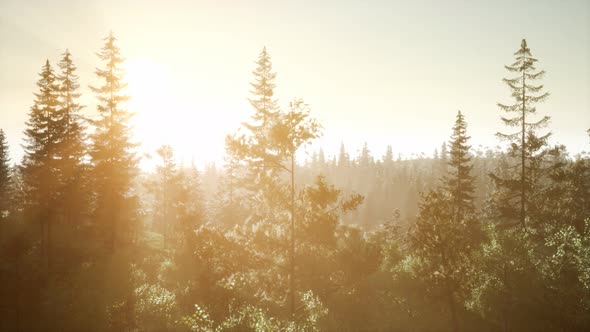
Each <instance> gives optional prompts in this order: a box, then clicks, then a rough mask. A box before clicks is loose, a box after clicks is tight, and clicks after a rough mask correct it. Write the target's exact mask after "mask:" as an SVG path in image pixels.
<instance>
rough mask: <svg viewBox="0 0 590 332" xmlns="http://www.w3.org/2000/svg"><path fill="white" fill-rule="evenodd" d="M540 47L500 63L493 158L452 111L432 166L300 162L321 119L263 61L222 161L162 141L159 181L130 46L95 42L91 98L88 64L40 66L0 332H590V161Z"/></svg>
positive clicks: (1, 153) (13, 212)
mask: <svg viewBox="0 0 590 332" xmlns="http://www.w3.org/2000/svg"><path fill="white" fill-rule="evenodd" d="M534 46H535V45H529V44H527V41H526V40H525V39H522V42H521V43H520V44H517V45H514V48H513V49H512V50H510V51H512V52H514V53H513V54H511V52H507V54H506V57H505V58H504V59H497V66H498V67H500V68H502V66H503V65H506V66H505V76H504V78H503V80H502V81H500V78H491V79H495V80H497V81H498V85H501V84H503V85H504V86H505V88H506V89H505V90H504V91H505V94H504V95H498V96H497V100H501V101H503V102H502V103H499V104H498V105H497V109H498V116H497V121H498V122H499V123H502V125H503V128H504V129H503V130H502V131H501V132H498V133H497V135H496V136H497V137H496V140H497V142H498V144H499V146H502V147H501V148H494V149H488V148H480V149H474V148H473V147H472V146H471V143H470V139H471V136H472V135H475V133H472V132H471V131H470V127H469V121H470V114H472V113H473V110H460V111H457V112H456V115H455V116H454V117H450V118H448V122H447V123H446V125H448V137H446V138H441V142H440V145H438V146H433V147H432V150H433V151H434V153H433V154H432V155H428V156H426V155H415V156H413V157H411V158H408V157H405V158H402V157H400V156H399V154H398V153H397V152H396V146H395V144H392V145H390V146H387V147H383V148H384V150H385V151H386V153H385V154H384V155H382V156H381V155H374V154H373V153H372V152H371V151H370V150H369V148H368V146H367V145H366V144H365V146H364V148H363V149H362V150H361V151H360V152H358V153H354V152H350V151H349V149H347V146H346V145H345V144H342V145H341V148H340V152H339V153H336V154H333V155H332V154H330V155H328V154H326V153H324V151H323V150H322V149H315V148H314V149H313V151H312V153H310V154H308V157H307V158H301V157H300V156H301V154H300V152H301V151H303V150H304V149H308V147H309V146H310V145H311V144H313V143H314V142H315V141H316V140H317V139H318V138H320V137H321V136H322V134H323V126H322V123H320V122H319V121H317V120H316V118H315V117H314V110H313V109H312V107H310V106H309V105H308V104H307V103H306V102H305V101H304V100H303V99H301V98H294V99H292V100H278V99H277V98H276V97H275V94H274V90H275V88H276V86H275V83H276V80H275V79H276V75H277V72H278V73H280V68H274V67H273V62H272V61H273V58H272V57H271V54H270V50H267V49H266V48H262V49H261V51H260V53H259V54H258V55H256V54H252V55H251V57H252V60H254V61H255V63H254V64H253V66H252V69H253V73H252V75H251V77H250V79H249V81H248V82H244V83H245V84H247V83H250V87H251V89H250V91H249V99H248V100H249V102H250V104H251V110H250V111H251V113H250V118H249V120H248V121H246V122H244V123H243V124H242V125H241V126H240V128H235V131H233V132H228V133H227V136H226V141H225V147H226V158H225V160H224V162H223V163H217V164H207V165H206V166H203V167H200V166H197V165H195V164H194V163H193V164H190V163H181V162H179V160H178V159H177V157H176V155H175V150H174V147H172V146H170V145H162V146H161V147H160V148H159V149H157V151H153V159H154V160H155V161H156V166H155V168H154V169H151V170H146V169H142V168H141V167H139V162H140V160H141V158H143V156H142V155H140V153H138V152H137V147H138V145H139V144H140V143H141V142H137V141H136V140H135V139H134V136H133V130H132V126H131V121H132V119H133V116H134V114H133V112H131V111H129V109H128V108H127V107H126V102H127V101H128V99H129V98H130V96H129V95H128V94H127V92H126V91H127V90H126V83H125V77H124V76H125V73H124V71H123V70H122V69H123V68H124V67H123V66H124V63H125V54H124V53H125V52H124V50H125V43H124V41H121V42H120V41H118V40H117V38H115V35H114V34H113V33H111V34H109V35H108V36H107V37H106V38H105V39H104V40H103V41H102V45H101V44H100V41H97V52H96V57H95V61H96V62H95V63H94V66H95V67H96V70H95V76H96V77H95V81H96V82H100V83H98V84H96V85H93V86H91V87H90V89H87V88H86V87H81V86H80V83H79V75H78V71H77V64H76V61H75V59H76V54H72V53H70V51H67V50H66V51H64V52H63V54H62V55H61V60H60V61H59V62H57V63H51V62H50V61H43V59H39V70H38V76H37V77H31V78H30V79H31V81H33V80H36V82H37V83H36V89H35V91H32V92H33V93H34V95H33V98H32V99H31V101H30V105H31V107H30V109H29V110H28V116H27V118H28V119H27V122H26V130H25V132H24V135H23V137H24V140H23V142H22V148H23V149H24V156H23V158H22V160H14V159H13V158H12V157H11V156H12V155H11V153H10V151H11V149H16V148H17V147H15V146H9V145H8V143H7V137H6V135H5V132H4V131H0V330H2V331H505V332H507V331H588V330H590V314H589V313H590V156H589V155H588V154H587V153H585V152H582V153H576V154H572V153H570V152H568V150H567V147H566V146H563V145H558V144H555V143H553V141H552V137H551V123H550V122H549V121H550V116H551V114H547V112H545V111H544V108H543V102H544V101H545V100H546V99H547V98H551V95H550V91H548V90H547V89H546V88H545V87H544V82H543V80H544V76H545V70H544V66H543V59H537V58H536V57H535V52H534V51H535V48H534ZM505 59H511V60H510V61H509V62H508V63H504V60H505ZM83 94H90V95H91V96H92V98H94V100H95V105H92V106H93V108H94V107H95V108H96V109H95V110H94V109H93V110H92V111H93V112H94V113H95V114H96V116H94V117H92V118H89V117H86V116H84V115H83V113H82V110H83V108H84V107H85V106H84V105H82V103H81V102H80V98H81V97H82V95H83ZM587 134H588V135H589V137H588V141H587V142H585V144H586V145H585V146H586V147H587V148H590V129H589V131H588V133H587ZM154 135H156V136H157V134H154ZM199 144H207V143H206V142H201V143H198V142H196V143H195V150H196V151H198V150H199ZM588 150H590V149H587V151H588Z"/></svg>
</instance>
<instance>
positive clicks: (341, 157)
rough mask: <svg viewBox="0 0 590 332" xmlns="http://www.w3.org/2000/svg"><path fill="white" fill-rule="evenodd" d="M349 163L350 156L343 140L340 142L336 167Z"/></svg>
mask: <svg viewBox="0 0 590 332" xmlns="http://www.w3.org/2000/svg"><path fill="white" fill-rule="evenodd" d="M349 164H350V157H349V155H348V153H347V152H346V148H345V147H344V142H340V153H339V154H338V167H348V166H349Z"/></svg>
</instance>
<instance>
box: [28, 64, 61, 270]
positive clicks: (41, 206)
mask: <svg viewBox="0 0 590 332" xmlns="http://www.w3.org/2000/svg"><path fill="white" fill-rule="evenodd" d="M39 76H40V79H39V81H38V82H37V87H38V88H39V92H38V93H35V97H36V99H35V102H34V104H33V107H31V111H30V112H29V120H28V121H27V129H26V130H25V136H26V138H25V144H24V146H23V147H24V149H25V155H24V157H23V161H22V171H23V175H24V180H25V185H26V202H27V203H26V210H27V214H28V217H29V218H31V220H32V221H33V222H35V223H37V222H38V223H39V225H40V226H41V239H42V241H41V243H42V248H43V252H44V255H45V259H46V264H47V268H48V269H49V268H50V266H51V225H52V223H53V219H54V217H55V211H54V208H55V206H56V203H57V201H58V199H59V196H58V189H59V188H58V186H59V184H60V174H59V170H58V165H57V155H58V154H57V150H58V147H59V145H60V143H61V139H62V138H63V129H64V127H63V122H61V117H60V114H59V107H60V102H59V86H58V84H57V82H56V77H55V74H54V72H53V68H52V67H51V65H50V64H49V61H48V60H47V61H46V62H45V65H44V66H43V69H42V71H41V73H40V75H39Z"/></svg>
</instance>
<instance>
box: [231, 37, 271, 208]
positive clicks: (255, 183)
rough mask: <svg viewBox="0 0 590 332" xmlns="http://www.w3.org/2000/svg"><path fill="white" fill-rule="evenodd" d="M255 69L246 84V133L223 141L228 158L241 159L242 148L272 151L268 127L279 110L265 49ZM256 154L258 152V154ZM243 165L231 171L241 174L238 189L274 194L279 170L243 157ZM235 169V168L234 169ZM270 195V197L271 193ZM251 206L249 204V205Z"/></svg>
mask: <svg viewBox="0 0 590 332" xmlns="http://www.w3.org/2000/svg"><path fill="white" fill-rule="evenodd" d="M256 64H257V67H256V69H255V70H254V72H253V74H254V81H253V82H252V83H250V85H251V86H252V88H253V90H251V91H250V94H251V97H250V98H249V101H250V104H251V105H252V107H253V108H254V113H253V115H252V117H251V121H250V122H248V123H243V124H242V126H243V127H244V128H245V129H246V133H241V134H239V135H233V136H231V135H229V136H227V138H226V147H227V151H228V153H229V157H230V158H232V159H236V158H237V159H244V158H243V157H245V156H244V155H243V154H241V152H244V151H246V150H247V149H243V146H245V145H249V146H256V147H257V149H259V150H261V151H263V150H264V151H266V152H267V153H266V155H268V152H269V151H272V150H276V147H273V146H272V144H273V142H272V141H271V140H269V139H268V137H269V134H270V130H271V128H272V126H273V125H274V124H275V123H276V121H277V117H278V115H279V107H278V105H277V101H276V99H273V97H274V89H275V83H274V80H275V78H276V73H274V72H273V71H272V63H271V59H270V55H269V54H268V52H267V51H266V47H264V48H263V49H262V52H261V53H260V55H259V56H258V61H257V62H256ZM258 154H259V155H260V153H258ZM246 159H248V161H247V162H246V164H242V165H236V166H241V167H243V168H245V171H243V172H242V171H241V170H238V169H235V170H236V171H238V172H239V173H241V174H242V177H241V178H240V179H239V182H240V187H242V188H243V189H244V190H245V191H246V192H250V193H253V192H261V193H263V194H265V195H268V194H270V193H271V192H276V188H275V187H276V183H277V180H278V175H277V174H278V173H279V172H280V170H279V169H277V168H276V167H272V166H271V167H269V166H268V165H266V163H267V161H266V160H261V159H254V158H246ZM238 168H239V167H238ZM271 196H273V195H272V194H271ZM245 198H246V199H247V200H251V199H252V195H247V196H245ZM250 205H252V204H250Z"/></svg>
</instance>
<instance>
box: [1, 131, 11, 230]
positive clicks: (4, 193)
mask: <svg viewBox="0 0 590 332" xmlns="http://www.w3.org/2000/svg"><path fill="white" fill-rule="evenodd" d="M9 162H10V156H9V151H8V142H7V141H6V135H5V134H4V130H2V129H0V222H2V221H3V220H4V218H5V217H6V215H7V214H8V210H9V208H10V198H11V197H10V192H9V191H10V165H9ZM0 227H1V226H0Z"/></svg>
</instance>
